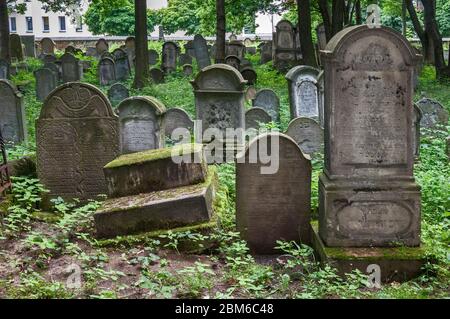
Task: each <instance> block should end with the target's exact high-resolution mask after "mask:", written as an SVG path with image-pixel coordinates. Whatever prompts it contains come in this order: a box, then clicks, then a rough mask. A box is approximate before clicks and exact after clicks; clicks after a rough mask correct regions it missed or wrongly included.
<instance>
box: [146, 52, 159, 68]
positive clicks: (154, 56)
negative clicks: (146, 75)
mask: <svg viewBox="0 0 450 319" xmlns="http://www.w3.org/2000/svg"><path fill="white" fill-rule="evenodd" d="M158 60H159V54H158V52H157V51H156V50H153V49H152V50H149V51H148V63H149V64H150V65H155V64H157V63H158Z"/></svg>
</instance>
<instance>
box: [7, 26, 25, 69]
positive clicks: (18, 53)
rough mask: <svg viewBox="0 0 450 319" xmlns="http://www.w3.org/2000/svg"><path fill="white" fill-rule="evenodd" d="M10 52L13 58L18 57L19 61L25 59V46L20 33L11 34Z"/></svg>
mask: <svg viewBox="0 0 450 319" xmlns="http://www.w3.org/2000/svg"><path fill="white" fill-rule="evenodd" d="M9 52H10V55H11V58H12V59H17V61H19V62H20V61H23V48H22V40H21V39H20V36H19V35H18V34H15V33H13V34H10V35H9Z"/></svg>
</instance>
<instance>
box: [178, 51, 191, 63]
mask: <svg viewBox="0 0 450 319" xmlns="http://www.w3.org/2000/svg"><path fill="white" fill-rule="evenodd" d="M185 64H192V57H191V56H190V55H189V54H187V53H183V54H180V56H179V57H178V65H180V66H183V65H185Z"/></svg>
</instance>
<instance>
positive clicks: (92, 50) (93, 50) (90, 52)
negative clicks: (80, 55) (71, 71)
mask: <svg viewBox="0 0 450 319" xmlns="http://www.w3.org/2000/svg"><path fill="white" fill-rule="evenodd" d="M96 55H97V49H96V48H95V47H87V48H86V56H90V57H95V56H96Z"/></svg>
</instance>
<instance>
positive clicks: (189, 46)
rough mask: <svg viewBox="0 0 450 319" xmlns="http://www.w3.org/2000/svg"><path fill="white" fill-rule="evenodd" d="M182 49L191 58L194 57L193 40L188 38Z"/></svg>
mask: <svg viewBox="0 0 450 319" xmlns="http://www.w3.org/2000/svg"><path fill="white" fill-rule="evenodd" d="M184 51H185V52H186V54H188V55H190V56H191V57H192V58H195V48H194V41H192V40H189V41H188V42H186V44H185V45H184Z"/></svg>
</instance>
